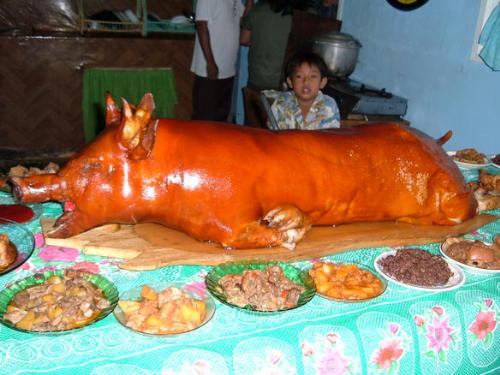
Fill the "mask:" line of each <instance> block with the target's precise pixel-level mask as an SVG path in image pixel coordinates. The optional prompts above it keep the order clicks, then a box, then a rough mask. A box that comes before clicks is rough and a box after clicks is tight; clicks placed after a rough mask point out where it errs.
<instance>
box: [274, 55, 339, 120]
mask: <svg viewBox="0 0 500 375" xmlns="http://www.w3.org/2000/svg"><path fill="white" fill-rule="evenodd" d="M327 73H328V68H327V66H326V64H325V62H324V60H323V59H322V58H321V56H319V55H317V54H315V53H311V52H299V53H297V54H295V55H294V56H292V58H291V59H290V60H289V62H288V64H287V67H286V82H287V84H288V87H290V88H291V89H292V90H293V91H286V92H282V93H280V94H279V95H278V96H277V97H276V99H275V101H274V102H273V104H272V106H271V110H272V113H273V115H274V119H275V120H276V121H274V122H273V121H270V122H269V123H268V126H269V128H270V129H272V130H280V129H307V130H313V129H326V128H338V127H340V112H339V109H338V107H337V103H336V102H335V100H334V99H333V98H331V97H330V96H328V95H324V94H323V93H322V92H321V91H320V90H321V89H322V88H323V87H325V85H326V83H327V77H326V75H327Z"/></svg>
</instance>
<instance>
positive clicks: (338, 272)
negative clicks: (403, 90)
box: [309, 262, 387, 302]
mask: <svg viewBox="0 0 500 375" xmlns="http://www.w3.org/2000/svg"><path fill="white" fill-rule="evenodd" d="M309 275H310V276H311V277H312V278H313V280H314V282H315V284H316V292H317V293H318V295H320V296H321V297H324V298H327V299H330V300H333V301H339V302H364V301H368V300H371V299H373V298H375V297H378V296H380V295H381V294H383V293H384V291H385V289H386V288H387V282H386V280H385V279H384V278H382V277H380V276H379V275H378V274H377V273H376V272H375V271H374V270H372V269H370V268H368V267H363V266H359V265H356V264H336V263H331V262H318V263H315V264H314V266H313V267H312V268H311V269H310V270H309Z"/></svg>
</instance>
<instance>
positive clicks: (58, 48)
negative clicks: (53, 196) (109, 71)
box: [0, 34, 194, 151]
mask: <svg viewBox="0 0 500 375" xmlns="http://www.w3.org/2000/svg"><path fill="white" fill-rule="evenodd" d="M174 35H177V36H178V37H177V38H168V39H164V38H161V39H160V38H140V37H137V38H128V37H121V38H110V37H99V38H97V37H96V38H84V37H58V36H55V37H49V36H44V37H28V36H25V37H14V36H4V37H0V51H1V52H0V92H1V93H2V94H1V99H0V148H13V149H20V150H34V151H36V150H44V151H59V150H68V149H77V148H79V147H81V146H82V145H83V144H84V138H83V116H82V77H83V68H84V67H85V66H89V67H90V66H92V67H121V68H123V67H142V68H145V67H171V68H173V69H174V73H175V79H176V86H177V94H178V104H177V107H176V117H177V118H180V119H188V118H189V117H190V115H191V89H192V73H191V72H190V63H191V56H192V51H193V43H194V36H193V35H187V36H183V35H180V34H174Z"/></svg>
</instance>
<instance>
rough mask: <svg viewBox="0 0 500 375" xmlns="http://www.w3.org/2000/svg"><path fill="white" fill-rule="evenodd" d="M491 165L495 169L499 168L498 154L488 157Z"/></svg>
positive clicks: (499, 159) (499, 157)
mask: <svg viewBox="0 0 500 375" xmlns="http://www.w3.org/2000/svg"><path fill="white" fill-rule="evenodd" d="M490 160H491V164H493V165H494V166H495V167H497V168H500V154H496V155H491V156H490Z"/></svg>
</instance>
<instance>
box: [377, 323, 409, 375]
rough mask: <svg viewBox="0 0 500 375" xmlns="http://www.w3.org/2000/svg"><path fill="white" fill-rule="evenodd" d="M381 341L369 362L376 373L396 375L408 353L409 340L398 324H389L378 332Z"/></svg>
mask: <svg viewBox="0 0 500 375" xmlns="http://www.w3.org/2000/svg"><path fill="white" fill-rule="evenodd" d="M379 332H380V336H381V338H382V340H380V343H379V347H378V349H376V350H375V351H374V352H373V353H372V356H371V359H370V362H371V363H372V364H375V366H376V369H377V372H380V373H385V374H389V375H392V374H398V373H399V366H400V361H401V358H402V357H403V355H404V354H405V353H406V352H407V351H408V345H409V342H410V338H409V337H408V335H407V334H406V333H405V332H404V331H402V330H401V327H400V326H399V324H398V323H394V322H389V323H388V324H387V328H386V329H385V330H379Z"/></svg>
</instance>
